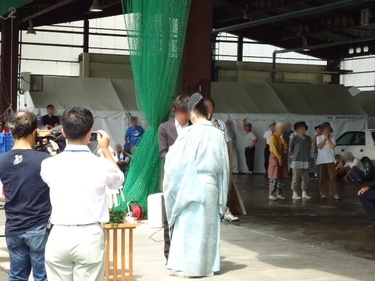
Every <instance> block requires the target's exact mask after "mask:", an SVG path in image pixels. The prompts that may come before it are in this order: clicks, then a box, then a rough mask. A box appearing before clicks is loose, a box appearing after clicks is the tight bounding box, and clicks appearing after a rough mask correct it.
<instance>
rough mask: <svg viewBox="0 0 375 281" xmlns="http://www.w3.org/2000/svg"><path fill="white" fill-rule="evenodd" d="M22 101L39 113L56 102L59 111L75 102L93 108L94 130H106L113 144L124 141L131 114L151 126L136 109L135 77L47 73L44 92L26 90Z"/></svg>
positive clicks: (142, 123)
mask: <svg viewBox="0 0 375 281" xmlns="http://www.w3.org/2000/svg"><path fill="white" fill-rule="evenodd" d="M19 104H20V108H21V109H22V108H27V109H29V110H32V111H33V112H35V113H36V114H38V115H40V116H42V115H44V114H46V112H47V110H46V107H47V105H48V104H53V105H54V106H55V108H56V114H57V115H61V114H62V113H63V111H64V110H65V109H66V108H68V107H69V106H72V105H79V106H83V107H85V108H87V109H90V110H91V112H92V113H93V115H94V118H95V123H94V130H99V129H102V130H105V131H107V132H108V133H109V134H110V136H111V138H112V141H111V143H112V146H113V145H114V144H115V143H120V144H122V143H123V142H124V134H125V130H126V129H127V127H129V117H130V116H137V117H139V120H140V122H139V123H140V125H141V126H143V127H144V128H145V129H146V128H147V127H148V126H147V124H146V123H145V122H144V118H143V116H142V115H141V114H140V113H139V111H138V109H137V101H136V98H135V90H134V81H133V80H121V79H93V78H64V77H44V81H43V92H31V93H25V95H23V96H21V99H20V102H19Z"/></svg>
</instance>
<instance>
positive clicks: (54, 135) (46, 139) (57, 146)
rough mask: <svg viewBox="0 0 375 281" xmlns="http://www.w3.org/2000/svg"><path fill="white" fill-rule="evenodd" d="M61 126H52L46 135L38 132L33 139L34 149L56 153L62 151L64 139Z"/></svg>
mask: <svg viewBox="0 0 375 281" xmlns="http://www.w3.org/2000/svg"><path fill="white" fill-rule="evenodd" d="M61 129H62V126H57V127H55V128H53V129H52V130H51V131H50V132H49V133H48V134H47V135H44V136H43V135H41V134H38V135H37V136H36V139H35V146H34V150H36V151H41V152H46V153H51V151H52V152H55V153H56V154H58V153H61V152H63V151H64V149H65V147H66V139H65V137H64V136H63V134H62V131H61Z"/></svg>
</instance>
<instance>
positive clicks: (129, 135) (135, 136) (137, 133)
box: [124, 116, 145, 148]
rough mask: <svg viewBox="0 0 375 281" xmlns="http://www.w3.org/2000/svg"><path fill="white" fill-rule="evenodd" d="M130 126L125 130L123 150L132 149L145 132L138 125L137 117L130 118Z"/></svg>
mask: <svg viewBox="0 0 375 281" xmlns="http://www.w3.org/2000/svg"><path fill="white" fill-rule="evenodd" d="M130 124H131V126H130V127H129V128H128V129H127V130H126V133H125V146H124V147H125V148H132V147H133V146H136V145H137V143H138V142H139V140H140V139H141V137H142V135H143V134H144V132H145V130H144V129H143V128H142V127H141V126H139V125H138V117H136V116H132V117H131V118H130Z"/></svg>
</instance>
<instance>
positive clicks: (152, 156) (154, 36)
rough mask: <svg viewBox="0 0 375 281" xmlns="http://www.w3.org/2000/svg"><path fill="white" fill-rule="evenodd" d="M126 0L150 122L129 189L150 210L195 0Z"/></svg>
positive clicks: (130, 197)
mask: <svg viewBox="0 0 375 281" xmlns="http://www.w3.org/2000/svg"><path fill="white" fill-rule="evenodd" d="M122 5H123V11H124V15H125V25H126V30H127V35H128V41H129V49H130V58H131V64H132V69H133V74H134V80H135V88H136V96H137V102H138V107H139V110H140V111H141V112H142V113H143V114H144V116H145V118H146V121H147V123H148V124H149V125H150V128H149V129H148V130H147V131H146V132H145V134H144V135H143V137H142V139H141V141H140V142H139V144H138V146H137V148H136V149H135V152H134V154H133V158H132V161H131V163H130V170H129V173H128V176H127V179H126V182H125V187H124V193H125V200H126V201H127V202H129V201H134V200H135V201H138V203H139V204H141V206H142V207H143V209H144V212H146V211H147V197H148V196H149V195H150V194H153V193H157V192H159V191H160V183H161V179H160V176H161V170H162V162H161V160H160V157H159V148H158V127H159V125H160V124H161V123H162V122H165V121H166V120H167V119H168V116H169V113H170V107H171V102H172V100H173V98H174V97H175V96H176V94H177V85H178V81H179V75H180V68H181V58H182V54H183V49H184V48H183V47H184V41H185V33H186V27H187V22H188V15H189V10H190V0H143V1H142V0H122ZM124 207H125V203H121V204H120V206H119V207H118V208H117V209H122V210H123V208H124Z"/></svg>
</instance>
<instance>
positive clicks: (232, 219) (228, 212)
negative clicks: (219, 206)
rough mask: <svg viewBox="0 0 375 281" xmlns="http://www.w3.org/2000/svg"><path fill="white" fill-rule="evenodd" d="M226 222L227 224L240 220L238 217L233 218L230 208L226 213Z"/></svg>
mask: <svg viewBox="0 0 375 281" xmlns="http://www.w3.org/2000/svg"><path fill="white" fill-rule="evenodd" d="M224 220H226V221H227V222H233V221H239V220H240V219H239V218H238V217H235V216H233V215H232V213H231V212H230V210H229V208H228V209H227V211H226V212H225V213H224Z"/></svg>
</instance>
